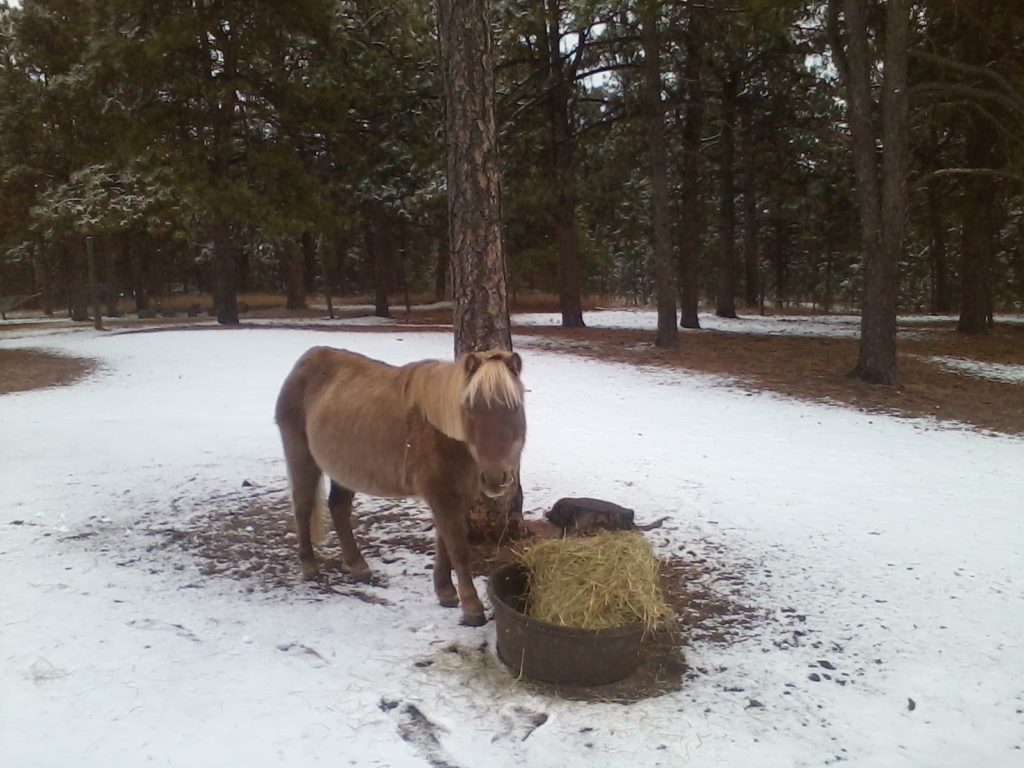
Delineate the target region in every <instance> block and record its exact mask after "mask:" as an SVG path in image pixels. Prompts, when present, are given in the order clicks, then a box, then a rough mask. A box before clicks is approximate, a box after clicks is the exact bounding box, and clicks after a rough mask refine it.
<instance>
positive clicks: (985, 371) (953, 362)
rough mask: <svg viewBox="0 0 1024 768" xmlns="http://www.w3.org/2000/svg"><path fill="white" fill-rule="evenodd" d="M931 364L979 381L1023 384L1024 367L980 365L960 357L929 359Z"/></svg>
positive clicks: (992, 364)
mask: <svg viewBox="0 0 1024 768" xmlns="http://www.w3.org/2000/svg"><path fill="white" fill-rule="evenodd" d="M928 359H929V360H930V361H931V362H933V363H936V364H937V365H940V366H942V367H943V368H947V369H949V370H951V371H957V372H960V373H966V374H968V375H969V376H976V377H978V378H979V379H991V380H992V381H1002V382H1006V383H1008V384H1024V365H1012V364H1010V363H982V362H979V361H977V360H965V359H963V358H961V357H929V358H928Z"/></svg>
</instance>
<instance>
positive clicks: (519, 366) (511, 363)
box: [505, 352, 523, 377]
mask: <svg viewBox="0 0 1024 768" xmlns="http://www.w3.org/2000/svg"><path fill="white" fill-rule="evenodd" d="M505 365H507V366H508V369H509V370H510V371H512V375H513V376H516V377H518V376H519V374H520V373H522V370H523V358H521V357H520V356H519V355H518V354H517V353H516V352H513V353H512V354H511V355H509V356H508V357H506V358H505Z"/></svg>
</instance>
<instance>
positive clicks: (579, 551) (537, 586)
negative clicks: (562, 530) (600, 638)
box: [519, 531, 670, 632]
mask: <svg viewBox="0 0 1024 768" xmlns="http://www.w3.org/2000/svg"><path fill="white" fill-rule="evenodd" d="M519 558H520V561H521V562H522V563H523V565H524V566H525V567H526V568H527V570H528V571H529V572H530V587H529V594H528V596H527V612H528V613H529V615H530V616H532V617H534V618H535V619H540V620H541V621H546V622H549V623H551V624H557V625H559V626H563V627H574V628H577V629H609V628H611V627H619V626H622V625H625V624H633V623H635V622H640V623H642V624H643V625H644V629H645V631H647V632H649V631H651V630H652V629H653V628H654V626H655V625H656V624H657V623H658V622H659V621H661V620H662V619H666V618H668V616H669V614H670V609H669V607H668V604H667V603H666V602H665V598H664V596H663V595H662V592H661V579H660V577H659V575H658V560H657V558H655V557H654V554H653V553H652V552H651V546H650V544H648V542H647V540H646V539H645V538H644V537H643V535H642V534H640V533H620V532H614V531H603V532H601V533H598V534H596V535H594V536H587V537H583V538H564V539H550V540H547V541H539V542H537V543H535V544H533V545H532V546H530V547H529V548H528V549H526V550H524V551H523V552H521V553H520V555H519Z"/></svg>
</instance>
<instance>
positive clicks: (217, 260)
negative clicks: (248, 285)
mask: <svg viewBox="0 0 1024 768" xmlns="http://www.w3.org/2000/svg"><path fill="white" fill-rule="evenodd" d="M212 234H213V238H212V239H213V275H212V277H213V300H214V308H215V311H216V314H217V322H218V323H220V324H221V325H238V256H237V255H236V253H235V248H234V244H233V243H232V242H231V237H230V234H231V233H230V227H229V226H228V225H225V224H221V225H217V226H215V227H214V228H213V232H212Z"/></svg>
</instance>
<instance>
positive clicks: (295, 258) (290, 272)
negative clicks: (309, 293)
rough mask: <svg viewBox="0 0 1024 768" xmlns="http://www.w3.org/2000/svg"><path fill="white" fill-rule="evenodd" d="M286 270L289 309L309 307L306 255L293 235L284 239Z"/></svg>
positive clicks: (286, 305) (286, 304)
mask: <svg viewBox="0 0 1024 768" xmlns="http://www.w3.org/2000/svg"><path fill="white" fill-rule="evenodd" d="M284 272H285V289H286V291H285V292H286V296H287V299H286V303H285V307H286V308H287V309H307V308H308V307H307V306H306V256H305V253H304V252H303V249H302V248H301V247H300V246H299V242H298V241H297V240H296V239H295V238H292V237H289V238H286V239H285V241H284Z"/></svg>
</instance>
